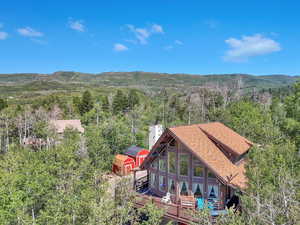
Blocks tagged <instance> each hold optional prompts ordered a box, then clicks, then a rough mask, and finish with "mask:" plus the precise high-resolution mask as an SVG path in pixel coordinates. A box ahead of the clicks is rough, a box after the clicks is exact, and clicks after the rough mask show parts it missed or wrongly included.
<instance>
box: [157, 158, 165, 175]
mask: <svg viewBox="0 0 300 225" xmlns="http://www.w3.org/2000/svg"><path fill="white" fill-rule="evenodd" d="M159 170H160V171H163V172H165V171H166V160H165V159H164V158H161V159H159Z"/></svg>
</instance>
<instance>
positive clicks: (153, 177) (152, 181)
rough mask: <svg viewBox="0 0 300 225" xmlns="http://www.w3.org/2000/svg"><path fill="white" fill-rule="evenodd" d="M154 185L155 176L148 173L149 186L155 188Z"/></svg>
mask: <svg viewBox="0 0 300 225" xmlns="http://www.w3.org/2000/svg"><path fill="white" fill-rule="evenodd" d="M155 183H156V174H155V173H150V186H151V187H153V188H155Z"/></svg>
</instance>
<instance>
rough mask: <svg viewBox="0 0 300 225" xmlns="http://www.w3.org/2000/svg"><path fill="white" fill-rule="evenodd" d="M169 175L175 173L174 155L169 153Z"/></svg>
mask: <svg viewBox="0 0 300 225" xmlns="http://www.w3.org/2000/svg"><path fill="white" fill-rule="evenodd" d="M169 173H176V153H175V152H169Z"/></svg>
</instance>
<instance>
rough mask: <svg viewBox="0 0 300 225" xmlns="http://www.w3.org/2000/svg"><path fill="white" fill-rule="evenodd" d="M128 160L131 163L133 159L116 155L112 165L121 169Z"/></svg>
mask: <svg viewBox="0 0 300 225" xmlns="http://www.w3.org/2000/svg"><path fill="white" fill-rule="evenodd" d="M128 159H129V161H133V159H132V158H130V157H128V156H127V155H121V154H117V155H116V156H115V159H114V162H113V164H115V165H117V166H119V167H122V166H123V165H124V163H125V161H126V160H128Z"/></svg>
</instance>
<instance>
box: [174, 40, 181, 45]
mask: <svg viewBox="0 0 300 225" xmlns="http://www.w3.org/2000/svg"><path fill="white" fill-rule="evenodd" d="M174 43H175V44H176V45H183V42H182V41H179V40H175V41H174Z"/></svg>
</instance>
